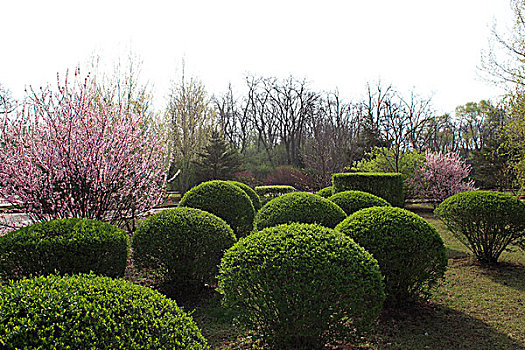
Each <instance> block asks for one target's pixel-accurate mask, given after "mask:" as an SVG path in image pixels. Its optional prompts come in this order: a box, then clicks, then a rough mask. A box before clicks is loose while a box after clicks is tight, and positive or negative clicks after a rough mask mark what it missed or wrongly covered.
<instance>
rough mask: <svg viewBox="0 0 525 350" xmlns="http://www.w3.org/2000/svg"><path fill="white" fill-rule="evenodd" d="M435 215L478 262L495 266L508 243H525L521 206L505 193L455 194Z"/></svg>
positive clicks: (524, 214) (524, 217) (524, 207)
mask: <svg viewBox="0 0 525 350" xmlns="http://www.w3.org/2000/svg"><path fill="white" fill-rule="evenodd" d="M435 213H436V215H437V216H438V217H439V218H440V219H441V220H443V222H444V223H445V225H447V227H448V229H449V230H450V231H451V232H452V233H453V234H454V236H455V237H456V238H457V239H458V240H459V241H460V242H461V243H463V244H464V245H465V246H466V247H467V248H468V249H470V251H472V253H473V254H474V256H475V257H476V258H477V259H478V260H479V261H480V262H482V263H488V264H493V263H496V262H497V261H498V258H499V256H500V255H501V253H502V252H503V251H504V250H505V249H506V248H507V246H508V245H509V244H512V243H516V244H518V243H520V241H521V242H524V240H525V203H523V202H522V201H521V200H519V199H518V198H517V197H514V196H511V195H508V194H505V193H500V192H492V191H467V192H462V193H458V194H455V195H453V196H451V197H449V198H447V199H445V200H444V201H443V202H442V203H441V204H440V205H439V206H438V207H437V208H436V210H435ZM522 244H523V243H522Z"/></svg>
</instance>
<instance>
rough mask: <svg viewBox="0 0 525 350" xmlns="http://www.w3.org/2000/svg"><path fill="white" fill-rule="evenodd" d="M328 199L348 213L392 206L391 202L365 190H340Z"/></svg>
mask: <svg viewBox="0 0 525 350" xmlns="http://www.w3.org/2000/svg"><path fill="white" fill-rule="evenodd" d="M328 199H329V200H330V201H332V202H334V203H335V204H337V205H338V206H339V207H341V209H343V210H344V211H345V213H346V215H350V214H353V213H355V212H356V211H358V210H361V209H364V208H370V207H389V206H390V203H388V202H387V201H385V200H384V199H383V198H381V197H378V196H374V195H373V194H370V193H366V192H363V191H343V192H338V193H336V194H334V195H332V196H330V197H328Z"/></svg>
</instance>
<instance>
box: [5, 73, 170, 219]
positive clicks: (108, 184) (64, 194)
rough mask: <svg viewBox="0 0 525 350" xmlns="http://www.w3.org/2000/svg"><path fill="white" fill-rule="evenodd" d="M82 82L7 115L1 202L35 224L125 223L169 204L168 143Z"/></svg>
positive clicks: (36, 94)
mask: <svg viewBox="0 0 525 350" xmlns="http://www.w3.org/2000/svg"><path fill="white" fill-rule="evenodd" d="M75 78H76V79H75V82H74V83H70V82H69V81H68V79H67V78H66V79H65V81H64V83H63V84H61V83H60V82H59V83H58V91H56V92H54V91H52V90H51V89H50V88H49V87H47V88H41V89H40V90H39V91H34V90H31V92H30V93H29V94H28V96H27V98H26V100H25V102H24V103H23V104H22V107H21V110H20V111H18V112H14V113H11V114H4V115H1V116H0V145H1V147H0V197H1V198H3V199H4V201H7V202H9V203H11V204H12V205H21V206H22V207H23V208H24V211H25V213H26V214H27V215H28V216H29V218H30V219H31V220H32V221H35V222H37V221H44V220H49V219H56V218H67V217H77V218H88V219H96V220H103V221H109V222H112V223H121V222H122V220H123V219H124V218H129V217H134V216H135V215H136V213H140V212H142V211H145V210H148V209H150V208H151V207H152V206H154V205H155V204H157V203H158V201H159V200H160V199H161V196H162V190H163V185H164V182H165V177H166V167H165V166H164V164H165V162H164V160H165V154H166V153H165V143H164V142H163V140H162V138H161V137H159V136H158V135H156V134H154V133H153V132H151V130H150V128H151V127H152V126H151V124H149V123H147V122H145V119H144V118H143V116H142V115H137V114H133V113H129V112H126V110H127V108H126V106H124V105H122V104H119V103H116V102H114V101H107V100H105V99H103V98H101V97H100V96H99V95H97V94H96V92H95V89H94V88H93V85H92V84H90V81H89V80H88V78H86V79H85V80H84V81H83V82H82V80H81V79H78V78H79V72H78V71H76V72H75Z"/></svg>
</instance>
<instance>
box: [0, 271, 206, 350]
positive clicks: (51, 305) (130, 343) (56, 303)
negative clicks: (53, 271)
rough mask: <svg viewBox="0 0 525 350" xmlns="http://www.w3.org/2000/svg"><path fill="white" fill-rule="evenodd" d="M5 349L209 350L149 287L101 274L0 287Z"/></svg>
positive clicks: (190, 324)
mask: <svg viewBox="0 0 525 350" xmlns="http://www.w3.org/2000/svg"><path fill="white" fill-rule="evenodd" d="M0 347H1V348H2V349H166V350H167V349H170V350H172V349H180V350H183V349H195V350H197V349H208V348H209V347H208V345H207V344H206V340H205V339H204V337H203V336H202V334H201V332H200V330H199V329H198V327H197V326H196V324H195V322H194V321H193V320H192V318H191V317H190V316H188V315H187V314H186V313H184V312H183V311H182V310H181V309H180V308H179V307H178V306H177V304H176V303H175V302H174V301H173V300H171V299H168V298H166V297H164V296H163V295H162V294H160V293H158V292H156V291H153V290H151V289H149V288H146V287H143V286H139V285H136V284H133V283H131V282H126V281H124V280H121V279H111V278H108V277H100V276H95V275H73V276H62V277H61V276H57V275H48V276H41V277H37V278H32V279H22V280H18V281H16V282H15V281H11V282H10V283H9V284H6V285H3V286H0Z"/></svg>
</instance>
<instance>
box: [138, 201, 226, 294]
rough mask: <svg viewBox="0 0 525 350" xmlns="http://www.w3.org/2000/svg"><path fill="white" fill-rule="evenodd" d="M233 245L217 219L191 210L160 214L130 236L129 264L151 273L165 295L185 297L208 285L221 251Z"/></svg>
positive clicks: (196, 210) (200, 211)
mask: <svg viewBox="0 0 525 350" xmlns="http://www.w3.org/2000/svg"><path fill="white" fill-rule="evenodd" d="M235 241H236V238H235V235H234V234H233V231H232V229H231V228H230V227H229V226H228V224H227V223H226V222H225V221H224V220H222V219H221V218H219V217H217V216H215V215H213V214H210V213H208V212H205V211H202V210H199V209H194V208H175V209H170V210H164V211H162V212H160V213H158V214H155V215H153V216H151V217H149V218H147V219H145V220H144V221H143V222H142V223H141V224H140V225H139V227H138V228H137V230H136V231H135V234H134V235H133V243H132V247H133V261H134V263H135V267H136V268H137V269H138V270H139V271H147V272H152V273H153V275H154V276H155V278H156V280H155V283H156V285H157V287H158V288H159V289H160V290H162V291H163V292H165V293H166V294H169V295H173V296H187V295H188V294H189V293H193V292H197V291H199V289H200V288H202V287H203V286H204V284H205V283H208V284H212V283H213V282H214V281H215V276H216V275H217V272H218V268H217V267H218V265H219V263H220V261H221V258H222V256H223V254H224V251H225V250H226V249H228V248H230V247H231V246H232V245H233V244H234V243H235Z"/></svg>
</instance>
